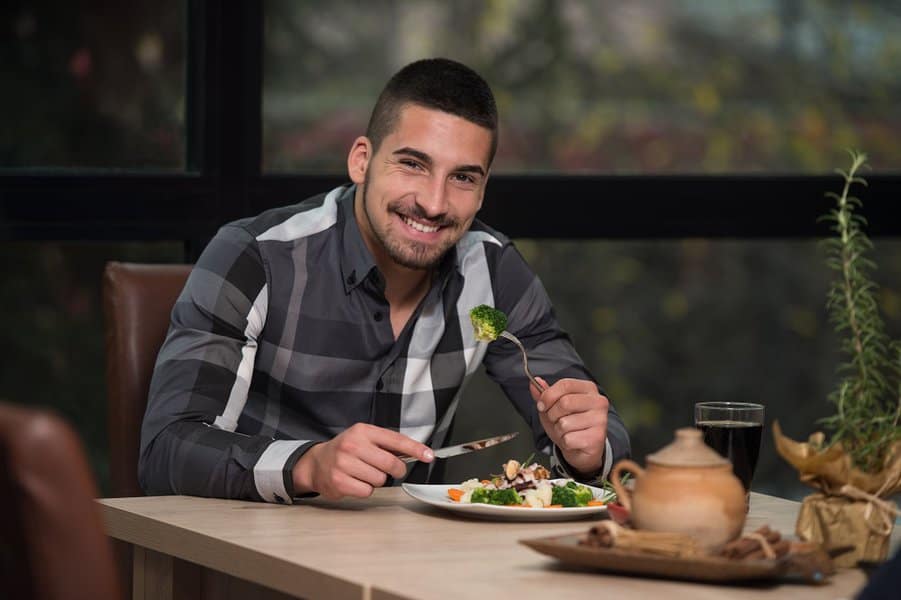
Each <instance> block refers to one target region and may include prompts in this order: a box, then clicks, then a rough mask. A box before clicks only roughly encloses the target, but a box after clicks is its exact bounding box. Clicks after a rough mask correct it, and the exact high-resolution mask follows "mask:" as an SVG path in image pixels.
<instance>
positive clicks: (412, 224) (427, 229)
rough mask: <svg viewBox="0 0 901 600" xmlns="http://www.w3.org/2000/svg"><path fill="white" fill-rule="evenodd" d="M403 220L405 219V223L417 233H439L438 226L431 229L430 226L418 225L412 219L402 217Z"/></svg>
mask: <svg viewBox="0 0 901 600" xmlns="http://www.w3.org/2000/svg"><path fill="white" fill-rule="evenodd" d="M401 219H403V220H404V223H406V224H407V225H409V226H410V227H412V228H413V229H415V230H416V231H421V232H423V233H435V232H436V231H438V227H437V226H432V227H430V226H428V225H423V224H422V223H417V222H416V221H414V220H413V219H410V218H407V217H401Z"/></svg>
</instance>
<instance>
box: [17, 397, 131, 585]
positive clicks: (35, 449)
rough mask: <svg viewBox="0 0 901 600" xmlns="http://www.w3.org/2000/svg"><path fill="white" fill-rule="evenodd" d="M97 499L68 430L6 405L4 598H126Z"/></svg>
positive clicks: (47, 416) (44, 415)
mask: <svg viewBox="0 0 901 600" xmlns="http://www.w3.org/2000/svg"><path fill="white" fill-rule="evenodd" d="M96 497H97V486H96V484H95V481H94V477H93V475H92V474H91V471H90V467H89V466H88V462H87V460H86V458H85V453H84V448H83V446H82V444H81V442H80V440H79V439H78V436H77V435H76V434H75V432H74V431H73V430H72V428H71V427H70V426H69V425H67V424H66V423H65V422H64V421H63V420H62V419H60V418H59V417H57V416H55V415H53V414H52V413H49V412H46V411H42V410H35V409H31V408H26V407H23V406H16V405H13V404H7V403H2V402H0V582H2V584H0V596H2V597H4V598H25V599H27V598H41V599H48V600H81V599H85V600H87V599H92V600H93V599H99V600H113V599H114V598H121V594H120V588H119V583H118V580H117V574H116V569H115V562H114V561H113V554H112V546H111V544H110V539H109V538H108V537H107V536H106V535H105V534H104V531H103V524H102V521H101V517H100V511H99V510H98V507H97V504H96V503H95V500H94V499H95V498H96Z"/></svg>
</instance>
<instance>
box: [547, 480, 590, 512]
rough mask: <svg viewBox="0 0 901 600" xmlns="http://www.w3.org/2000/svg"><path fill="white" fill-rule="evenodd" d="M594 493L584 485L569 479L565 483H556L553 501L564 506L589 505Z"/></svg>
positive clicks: (553, 490) (552, 496)
mask: <svg viewBox="0 0 901 600" xmlns="http://www.w3.org/2000/svg"><path fill="white" fill-rule="evenodd" d="M593 499H594V494H592V493H591V490H590V489H588V488H587V487H585V486H584V485H579V484H578V483H576V482H575V481H567V482H566V484H565V485H555V486H554V488H553V489H552V490H551V503H552V504H560V505H562V506H587V505H588V502H590V501H591V500H593Z"/></svg>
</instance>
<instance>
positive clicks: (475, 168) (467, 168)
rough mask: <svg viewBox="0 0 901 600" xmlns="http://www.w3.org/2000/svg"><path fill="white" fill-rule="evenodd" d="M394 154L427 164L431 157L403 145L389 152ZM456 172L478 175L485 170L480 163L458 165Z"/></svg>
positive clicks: (482, 173)
mask: <svg viewBox="0 0 901 600" xmlns="http://www.w3.org/2000/svg"><path fill="white" fill-rule="evenodd" d="M391 154H392V155H394V156H398V155H407V156H412V157H413V158H417V159H419V160H421V161H422V162H424V163H425V164H427V165H431V164H432V157H431V156H429V155H428V154H426V153H425V152H422V151H420V150H416V149H414V148H409V147H404V148H398V149H397V150H395V151H394V152H392V153H391ZM454 172H456V173H478V174H479V175H484V174H485V170H484V169H483V168H482V167H481V166H480V165H460V166H459V167H456V168H455V169H454Z"/></svg>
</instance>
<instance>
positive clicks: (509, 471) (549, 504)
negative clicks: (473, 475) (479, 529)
mask: <svg viewBox="0 0 901 600" xmlns="http://www.w3.org/2000/svg"><path fill="white" fill-rule="evenodd" d="M550 475H551V474H550V471H548V470H547V469H546V468H545V467H543V466H542V465H540V464H538V463H534V462H533V463H532V464H529V465H523V464H521V463H520V462H519V461H517V460H508V461H507V462H506V463H504V465H503V473H501V474H500V475H494V476H492V477H491V478H490V479H482V480H479V479H469V480H467V481H464V482H463V483H461V484H460V485H459V486H458V487H451V488H448V490H447V496H448V498H449V499H450V500H451V501H453V502H459V503H461V504H492V505H496V506H515V507H522V508H564V507H566V508H576V507H585V506H604V505H605V504H606V503H607V502H608V501H609V500H610V497H608V496H607V495H605V496H604V497H600V498H598V497H596V495H595V492H594V491H593V488H590V487H588V486H586V485H582V484H579V483H577V482H575V481H574V480H572V479H551V477H550ZM594 489H596V488H594Z"/></svg>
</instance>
